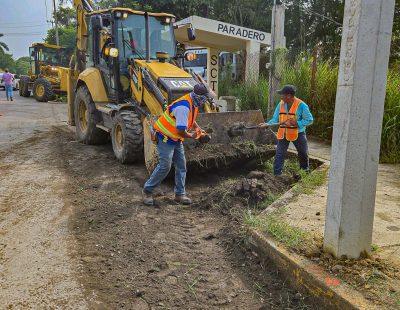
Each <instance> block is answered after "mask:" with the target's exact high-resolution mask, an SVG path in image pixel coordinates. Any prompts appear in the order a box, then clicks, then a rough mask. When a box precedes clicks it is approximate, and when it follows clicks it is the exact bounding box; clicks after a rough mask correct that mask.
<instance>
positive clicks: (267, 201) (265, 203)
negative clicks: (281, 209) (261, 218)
mask: <svg viewBox="0 0 400 310" xmlns="http://www.w3.org/2000/svg"><path fill="white" fill-rule="evenodd" d="M281 195H282V193H271V192H269V193H268V194H267V197H265V199H264V200H263V201H262V202H261V203H260V204H259V205H258V209H261V210H264V209H266V208H268V207H269V206H270V205H271V204H272V203H273V202H274V201H275V200H278V198H279V197H280V196H281Z"/></svg>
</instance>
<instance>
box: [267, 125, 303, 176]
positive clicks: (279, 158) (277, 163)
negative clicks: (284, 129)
mask: <svg viewBox="0 0 400 310" xmlns="http://www.w3.org/2000/svg"><path fill="white" fill-rule="evenodd" d="M292 142H293V144H294V146H295V147H296V150H297V154H298V158H299V163H300V168H301V169H304V170H306V171H307V172H309V171H310V165H309V161H308V144H307V137H306V134H305V132H300V133H299V136H298V138H297V140H296V141H292ZM289 143H290V141H288V140H286V139H282V140H278V144H277V145H276V154H275V160H274V174H275V175H281V174H282V170H283V165H284V163H285V158H286V153H287V149H288V147H289Z"/></svg>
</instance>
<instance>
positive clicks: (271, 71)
mask: <svg viewBox="0 0 400 310" xmlns="http://www.w3.org/2000/svg"><path fill="white" fill-rule="evenodd" d="M275 28H276V0H274V5H273V7H272V21H271V51H270V56H269V64H270V67H269V78H268V81H269V82H268V90H269V100H268V111H267V116H268V118H270V117H271V110H272V107H273V106H274V87H273V86H274V85H273V83H274V66H275V61H274V56H275V34H276V29H275Z"/></svg>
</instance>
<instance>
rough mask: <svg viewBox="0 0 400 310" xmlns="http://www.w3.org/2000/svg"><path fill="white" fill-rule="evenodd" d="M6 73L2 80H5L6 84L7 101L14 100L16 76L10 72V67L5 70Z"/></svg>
mask: <svg viewBox="0 0 400 310" xmlns="http://www.w3.org/2000/svg"><path fill="white" fill-rule="evenodd" d="M4 71H5V73H4V74H3V77H2V80H3V81H4V86H5V88H4V89H5V91H6V97H7V101H8V100H9V98H10V100H11V101H13V82H12V81H13V80H14V76H13V75H12V74H11V73H10V72H8V69H5V70H4Z"/></svg>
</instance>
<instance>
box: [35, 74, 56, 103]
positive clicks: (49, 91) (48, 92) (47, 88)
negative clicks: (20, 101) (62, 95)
mask: <svg viewBox="0 0 400 310" xmlns="http://www.w3.org/2000/svg"><path fill="white" fill-rule="evenodd" d="M38 84H43V86H44V94H43V96H42V97H39V96H38V95H37V94H36V86H37V85H38ZM32 93H33V97H35V99H36V100H37V101H39V102H47V101H49V99H51V97H53V87H52V86H51V84H50V82H49V81H48V80H46V79H45V78H37V79H36V80H35V82H33V86H32Z"/></svg>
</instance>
